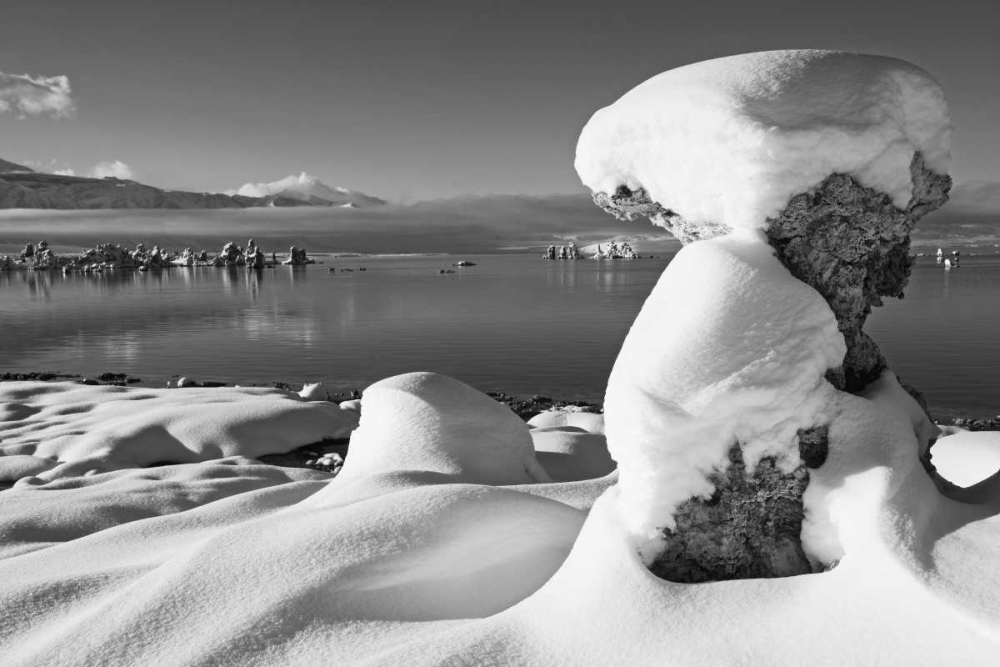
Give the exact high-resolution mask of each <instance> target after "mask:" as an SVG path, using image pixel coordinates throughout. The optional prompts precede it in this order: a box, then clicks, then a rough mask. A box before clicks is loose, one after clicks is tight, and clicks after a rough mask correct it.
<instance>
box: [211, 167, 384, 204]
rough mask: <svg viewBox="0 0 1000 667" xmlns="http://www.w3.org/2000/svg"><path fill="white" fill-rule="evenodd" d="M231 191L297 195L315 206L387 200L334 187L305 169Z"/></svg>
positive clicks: (251, 195)
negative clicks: (267, 181)
mask: <svg viewBox="0 0 1000 667" xmlns="http://www.w3.org/2000/svg"><path fill="white" fill-rule="evenodd" d="M227 194H232V195H242V196H244V197H268V196H272V195H278V196H280V197H287V198H289V199H296V200H299V201H301V202H303V203H307V204H309V205H311V206H345V205H351V208H364V207H366V206H381V205H382V204H385V200H383V199H379V198H378V197H372V196H371V195H366V194H365V193H363V192H358V191H356V190H348V189H347V188H341V187H330V186H329V185H327V184H326V183H324V182H323V181H321V180H319V179H318V178H316V177H315V176H312V175H310V174H307V173H306V172H304V171H303V172H301V173H299V174H297V175H296V174H292V175H290V176H286V177H285V178H282V179H279V180H277V181H272V182H271V183H244V184H243V185H242V186H240V187H239V189H237V190H233V191H230V192H228V193H227Z"/></svg>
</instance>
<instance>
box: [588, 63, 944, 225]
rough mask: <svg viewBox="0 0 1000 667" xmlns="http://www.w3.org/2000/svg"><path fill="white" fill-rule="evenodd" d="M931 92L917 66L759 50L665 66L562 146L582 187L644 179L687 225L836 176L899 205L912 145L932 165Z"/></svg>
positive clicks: (940, 130) (774, 206) (753, 218)
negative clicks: (572, 154) (572, 156)
mask: <svg viewBox="0 0 1000 667" xmlns="http://www.w3.org/2000/svg"><path fill="white" fill-rule="evenodd" d="M950 138H951V124H950V120H949V116H948V108H947V104H946V103H945V98H944V93H943V92H942V90H941V88H940V86H939V85H938V84H937V82H935V81H934V79H932V78H931V77H930V75H929V74H927V73H926V72H925V71H923V70H922V69H920V68H919V67H917V66H915V65H912V64H910V63H907V62H904V61H902V60H897V59H895V58H887V57H883V56H873V55H863V54H856V53H843V52H838V51H820V50H796V51H767V52H761V53H749V54H745V55H738V56H730V57H727V58H718V59H715V60H709V61H705V62H700V63H695V64H693V65H687V66H684V67H679V68H677V69H673V70H670V71H667V72H664V73H662V74H659V75H657V76H655V77H653V78H651V79H649V80H648V81H646V82H644V83H642V84H640V85H638V86H636V87H635V88H633V89H632V90H631V91H629V92H628V93H626V94H625V95H623V96H622V97H621V98H620V99H619V100H618V101H617V102H615V103H614V104H612V105H610V106H608V107H605V108H603V109H601V110H599V111H597V112H596V113H595V114H594V115H593V117H592V118H591V119H590V121H589V122H588V123H587V125H586V126H585V127H584V129H583V131H582V133H581V135H580V139H579V142H578V143H577V149H576V165H575V166H576V170H577V173H578V174H579V176H580V179H581V180H582V181H583V183H584V184H585V185H586V186H587V187H589V188H590V189H591V190H592V191H593V192H595V193H604V194H607V195H611V194H614V193H615V192H616V190H618V188H619V187H621V186H625V187H627V188H628V189H629V190H631V191H637V190H640V189H641V190H644V191H645V193H646V194H647V195H648V197H649V198H650V199H651V200H653V201H654V202H656V203H658V204H660V205H661V206H662V207H663V208H664V209H668V210H670V211H672V212H673V213H675V214H677V215H679V216H681V217H682V218H684V219H685V220H687V221H688V222H689V223H702V224H706V225H711V226H713V227H721V228H723V229H725V228H730V229H735V228H763V227H764V226H765V225H766V219H767V218H768V217H773V216H775V215H776V214H778V213H779V212H780V211H781V209H782V208H783V207H784V205H785V204H786V203H787V202H788V200H789V199H790V198H791V197H792V196H793V195H795V194H798V193H801V192H806V191H808V190H809V189H810V188H812V187H814V186H816V185H818V184H819V183H821V182H822V181H823V180H824V179H825V178H826V177H827V176H830V175H831V174H835V173H845V174H849V175H850V176H852V177H854V178H855V179H856V180H857V181H858V182H860V183H861V184H862V185H864V186H866V187H871V188H874V189H876V190H878V191H880V192H884V193H886V194H888V195H889V196H890V197H891V198H892V201H893V203H894V204H895V205H896V207H898V208H904V207H905V206H906V205H907V203H908V201H909V200H910V197H911V194H912V183H911V177H910V163H911V160H912V158H913V155H914V153H916V152H919V153H921V154H922V155H923V158H924V163H925V164H926V166H927V167H928V168H929V169H930V170H932V171H934V172H936V173H939V174H946V173H947V170H948V165H949V162H950V152H949V151H950Z"/></svg>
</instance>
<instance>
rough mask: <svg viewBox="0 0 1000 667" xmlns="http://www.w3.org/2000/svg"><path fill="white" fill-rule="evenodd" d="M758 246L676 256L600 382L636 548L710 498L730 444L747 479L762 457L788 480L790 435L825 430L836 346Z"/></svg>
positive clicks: (827, 321) (829, 323) (826, 320)
mask: <svg viewBox="0 0 1000 667" xmlns="http://www.w3.org/2000/svg"><path fill="white" fill-rule="evenodd" d="M758 234H759V233H757V232H744V233H743V235H739V236H733V235H730V236H725V237H719V238H714V239H710V240H707V241H701V242H697V243H692V244H690V245H688V246H685V247H684V248H683V249H681V251H680V252H678V253H677V256H676V257H675V258H674V260H673V261H672V262H671V263H670V264H669V265H668V266H667V268H666V270H665V271H664V272H663V275H662V276H661V277H660V280H659V281H658V282H657V284H656V286H655V287H654V288H653V291H652V293H651V294H650V295H649V297H648V298H647V300H646V303H645V304H644V305H643V307H642V310H641V311H640V313H639V315H638V317H636V320H635V322H634V323H633V325H632V328H631V330H630V331H629V333H628V336H626V338H625V342H624V344H623V345H622V349H621V352H619V354H618V358H617V360H616V361H615V365H614V367H613V369H612V371H611V376H610V377H609V379H608V388H607V393H606V396H605V402H604V407H605V414H604V419H605V423H606V433H607V438H608V448H609V450H610V451H611V456H612V457H613V458H614V459H615V460H616V461H617V462H618V468H619V471H620V476H621V478H620V486H621V502H622V503H623V505H622V512H623V516H625V517H627V521H628V522H629V524H630V527H631V530H632V531H633V534H634V536H635V537H636V539H637V541H638V545H639V546H640V548H642V545H643V544H644V543H648V542H649V541H651V540H652V541H654V542H655V540H657V539H658V538H659V535H660V531H661V529H662V528H664V527H667V528H673V526H674V522H673V512H674V510H675V509H676V507H677V505H678V504H679V503H681V502H682V501H683V500H685V499H687V498H690V497H692V496H703V497H708V496H710V495H711V493H712V491H713V486H712V484H711V483H710V482H709V481H708V480H707V476H708V474H709V473H710V472H712V470H715V469H724V468H725V467H726V466H727V465H728V459H727V452H728V450H729V448H730V447H731V446H732V444H733V443H734V442H736V441H739V442H740V443H741V444H742V448H743V455H744V458H745V459H746V461H747V465H748V467H750V469H752V466H753V465H754V463H755V462H756V461H759V459H760V458H761V457H763V456H765V455H767V456H773V457H776V458H777V459H778V462H779V464H780V465H782V466H783V470H785V471H791V470H794V469H795V467H796V466H798V465H799V455H798V438H797V431H798V430H799V429H805V428H810V427H813V426H819V425H822V424H823V423H826V422H827V421H828V420H829V417H830V415H828V414H826V410H827V406H828V405H830V404H831V403H832V396H831V395H832V393H833V392H834V391H835V390H834V389H833V387H832V386H831V385H830V384H829V383H827V382H826V381H825V380H824V374H825V372H826V371H827V369H830V368H836V367H837V366H839V365H840V364H841V362H842V360H843V357H844V352H845V349H846V348H845V345H844V338H843V336H842V335H841V334H840V332H839V330H838V329H837V321H836V319H835V318H834V316H833V313H832V312H831V311H830V308H829V307H828V306H827V304H826V302H825V301H824V300H823V298H822V297H821V296H820V295H819V294H818V293H817V292H816V291H815V290H813V289H812V288H811V287H809V286H808V285H806V284H805V283H802V282H800V281H798V280H796V279H795V278H794V277H793V276H792V275H791V274H790V273H789V272H788V270H787V269H785V268H784V267H783V266H781V264H780V263H779V262H778V260H777V259H776V258H775V257H774V256H773V252H772V250H771V248H770V247H769V246H768V245H767V244H766V242H765V241H764V240H763V239H762V238H759V237H758ZM648 546H654V545H653V544H652V543H650V544H648Z"/></svg>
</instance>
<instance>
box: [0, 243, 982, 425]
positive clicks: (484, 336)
mask: <svg viewBox="0 0 1000 667" xmlns="http://www.w3.org/2000/svg"><path fill="white" fill-rule="evenodd" d="M989 253H991V254H988V255H984V256H980V257H963V261H962V267H961V268H960V269H955V270H952V271H945V270H944V269H942V268H941V267H940V266H938V265H936V264H935V262H934V259H933V258H920V259H919V260H918V262H917V265H916V266H915V267H914V272H913V277H912V279H911V283H910V286H909V288H908V289H907V295H906V298H905V299H904V300H902V301H895V302H889V303H887V305H886V306H885V307H884V308H881V309H877V310H876V312H875V313H874V314H873V315H872V317H871V318H870V319H869V324H868V331H869V332H870V333H871V334H872V336H873V337H874V338H875V340H876V341H877V342H878V343H879V345H880V346H881V348H882V350H883V351H884V353H885V354H886V356H887V357H888V359H889V362H890V364H891V366H892V368H893V369H894V370H895V371H896V372H897V374H898V375H899V376H900V377H901V378H902V379H903V380H904V381H906V382H907V383H909V384H912V385H913V386H915V387H917V388H919V389H920V390H922V391H923V392H924V393H925V395H926V396H927V398H928V400H929V402H930V405H931V408H932V410H933V411H934V412H935V414H938V415H941V416H954V415H971V416H989V415H994V414H997V413H998V412H1000V376H998V374H997V373H996V372H995V369H996V368H997V365H998V364H997V362H998V361H1000V339H998V337H997V331H998V329H1000V312H998V309H997V308H996V303H997V294H998V293H1000V291H998V290H1000V255H994V254H992V253H993V248H989ZM670 256H671V254H665V255H663V256H661V257H659V258H656V259H642V260H639V261H603V262H598V261H592V260H582V261H577V262H558V261H557V262H549V261H544V260H542V259H541V258H540V257H539V255H538V254H535V253H533V254H530V255H526V254H494V255H463V256H457V255H452V256H432V257H428V256H419V257H410V256H407V257H354V258H332V257H325V258H323V257H321V258H320V260H321V261H322V262H323V263H322V264H316V265H312V266H307V267H297V268H292V267H285V266H282V267H278V268H276V269H268V270H265V271H262V272H248V271H246V270H245V269H215V268H193V269H174V270H170V271H161V272H148V273H140V272H111V273H103V274H91V275H84V274H71V275H63V274H61V273H57V272H24V271H19V272H10V273H0V339H2V343H0V372H3V371H9V372H30V371H51V372H63V373H80V374H83V375H87V376H94V375H97V374H99V373H101V372H105V371H112V372H120V373H128V374H131V375H134V376H137V377H140V378H142V380H143V381H144V383H145V384H148V385H154V386H155V385H161V386H162V385H165V384H166V382H167V381H168V380H170V379H174V378H177V377H179V376H187V377H190V378H193V379H196V380H200V381H207V380H212V381H228V382H236V383H246V384H249V383H262V384H266V383H271V382H273V381H284V382H290V383H301V382H306V381H309V382H315V381H322V382H325V383H327V384H329V385H330V387H331V388H333V389H338V390H346V389H354V388H357V389H362V388H364V387H365V386H367V385H368V384H370V383H371V382H374V381H376V380H379V379H381V378H384V377H388V376H390V375H394V374H398V373H404V372H408V371H414V370H431V371H438V372H441V373H446V374H448V375H452V376H454V377H457V378H459V379H461V380H464V381H466V382H468V383H470V384H472V385H473V386H476V387H478V388H480V389H482V390H484V391H493V390H503V391H507V392H509V393H515V394H542V395H548V396H553V397H558V398H567V399H570V398H572V399H583V400H599V399H600V398H601V396H602V394H603V391H604V385H605V382H606V380H607V376H608V373H609V371H610V369H611V366H612V364H613V363H614V360H615V356H616V354H617V352H618V348H619V346H620V344H621V341H622V339H623V338H624V336H625V334H626V332H627V331H628V329H629V327H630V325H631V323H632V320H633V318H634V317H635V315H636V314H637V313H638V311H639V309H640V308H641V306H642V303H643V301H644V300H645V298H646V296H647V295H648V293H649V292H650V290H651V289H652V287H653V285H654V284H655V282H656V280H657V279H658V277H659V275H660V273H661V272H662V271H663V269H664V267H665V266H666V265H667V263H668V261H669V258H670ZM460 259H467V260H471V261H473V262H475V264H476V265H475V266H471V267H465V268H458V267H453V266H452V264H453V263H454V262H457V261H458V260H460ZM362 267H363V268H364V269H365V270H364V271H362V270H361V269H362ZM331 268H332V269H335V270H334V271H330V270H329V269H331ZM345 269H352V270H351V271H347V270H345ZM442 269H444V270H449V269H450V270H454V271H455V273H453V274H448V273H444V274H442V273H441V270H442Z"/></svg>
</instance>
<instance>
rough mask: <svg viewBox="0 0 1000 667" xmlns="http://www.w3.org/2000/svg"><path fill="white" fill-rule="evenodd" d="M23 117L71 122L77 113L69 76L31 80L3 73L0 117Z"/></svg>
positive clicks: (0, 75) (0, 78)
mask: <svg viewBox="0 0 1000 667" xmlns="http://www.w3.org/2000/svg"><path fill="white" fill-rule="evenodd" d="M4 111H15V112H17V113H18V114H19V115H20V116H21V117H25V116H42V115H49V116H52V117H53V118H69V117H71V116H72V115H73V113H74V112H75V111H76V107H75V106H74V104H73V99H72V98H71V97H70V87H69V78H68V77H66V76H62V75H60V76H36V77H33V76H30V75H28V74H4V73H3V72H0V113H3V112H4Z"/></svg>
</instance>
